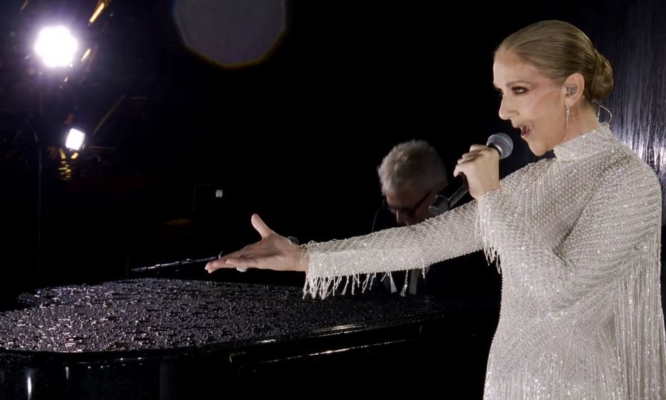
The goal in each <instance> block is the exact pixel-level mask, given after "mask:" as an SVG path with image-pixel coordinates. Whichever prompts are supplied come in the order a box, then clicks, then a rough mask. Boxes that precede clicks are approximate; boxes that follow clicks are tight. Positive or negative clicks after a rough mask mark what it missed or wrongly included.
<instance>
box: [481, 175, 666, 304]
mask: <svg viewBox="0 0 666 400" xmlns="http://www.w3.org/2000/svg"><path fill="white" fill-rule="evenodd" d="M517 199H520V197H516V196H511V195H509V194H507V193H506V192H504V191H502V190H497V191H492V192H488V193H486V195H484V196H483V197H482V198H481V199H480V201H479V214H480V224H481V232H482V236H483V237H484V242H485V248H486V249H487V251H488V252H489V253H490V255H491V257H490V258H491V259H492V258H493V257H492V255H493V254H496V255H498V256H499V259H500V267H501V266H502V265H504V262H503V261H504V260H503V257H504V256H505V254H506V256H507V257H511V255H512V253H513V254H515V252H516V249H520V260H521V262H520V264H522V265H523V266H525V265H524V264H525V263H528V264H529V265H526V266H525V268H522V269H521V274H525V275H523V276H524V279H526V280H530V281H531V282H530V285H532V286H533V287H534V288H535V290H537V291H538V292H539V293H541V295H540V297H542V298H543V299H544V301H545V302H546V303H547V304H550V305H551V306H553V307H554V310H553V311H558V310H559V309H560V308H565V307H568V306H570V305H572V304H573V303H575V302H577V301H578V300H580V299H581V298H583V297H584V296H586V295H587V294H588V293H590V292H591V291H595V289H598V287H599V286H603V285H610V284H612V282H614V281H616V280H617V279H618V278H619V277H620V276H621V275H622V274H626V273H628V272H629V271H628V269H629V268H631V267H633V266H634V265H635V264H636V262H637V261H639V260H640V258H641V257H642V255H643V254H644V252H645V251H646V249H647V246H648V245H649V243H650V242H651V241H652V240H653V238H654V237H655V235H658V234H659V232H660V221H661V190H660V187H659V183H658V181H657V180H656V177H655V176H654V174H651V173H646V172H645V170H644V169H640V168H636V167H634V168H631V169H628V168H627V166H624V168H622V167H615V168H614V169H613V170H612V171H610V172H609V173H607V174H605V176H604V177H603V178H602V179H601V180H600V181H599V187H598V189H597V190H596V192H594V193H593V194H592V197H591V198H590V200H589V202H588V204H587V205H586V207H585V208H584V209H583V210H582V213H581V214H580V217H579V218H578V221H577V223H576V224H575V226H574V227H573V229H572V230H571V231H570V233H569V235H568V236H567V237H566V238H565V239H564V241H563V242H562V245H561V246H559V248H557V249H554V250H553V249H552V248H549V247H547V246H545V245H544V244H543V243H542V241H541V240H540V239H541V237H540V236H539V235H537V234H534V232H533V231H532V228H533V226H530V224H528V223H525V222H524V221H525V220H526V218H524V213H525V212H526V211H525V210H526V207H520V206H519V205H518V204H515V203H516V202H517V201H522V199H521V200H517ZM563 201H564V200H563ZM506 261H509V260H506Z"/></svg>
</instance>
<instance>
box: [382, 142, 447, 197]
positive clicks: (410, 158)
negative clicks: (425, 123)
mask: <svg viewBox="0 0 666 400" xmlns="http://www.w3.org/2000/svg"><path fill="white" fill-rule="evenodd" d="M377 174H378V175H379V180H380V183H381V189H382V192H383V193H395V192H396V191H398V190H400V189H403V188H406V187H413V188H417V189H421V190H424V191H426V190H431V189H432V188H434V187H435V186H437V185H439V184H440V183H446V182H447V175H446V167H445V166H444V163H443V162H442V159H441V157H440V156H439V153H438V152H437V150H435V149H434V148H433V147H432V146H430V144H429V143H428V142H426V141H424V140H410V141H407V142H403V143H400V144H398V145H396V146H395V147H393V149H391V151H390V152H389V153H388V154H387V155H386V156H385V157H384V159H383V161H382V163H381V165H380V166H379V167H378V168H377Z"/></svg>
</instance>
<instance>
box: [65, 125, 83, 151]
mask: <svg viewBox="0 0 666 400" xmlns="http://www.w3.org/2000/svg"><path fill="white" fill-rule="evenodd" d="M85 138H86V134H85V133H83V132H81V131H80V130H78V129H74V128H72V129H70V130H69V134H68V135H67V141H66V142H65V147H67V148H68V149H71V150H76V151H78V150H81V147H83V141H84V140H85Z"/></svg>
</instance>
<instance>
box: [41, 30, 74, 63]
mask: <svg viewBox="0 0 666 400" xmlns="http://www.w3.org/2000/svg"><path fill="white" fill-rule="evenodd" d="M78 48H79V44H78V42H77V40H76V39H75V38H74V36H72V33H71V32H70V31H69V29H67V28H66V27H64V26H53V27H48V28H44V29H42V30H41V31H40V32H39V36H38V37H37V41H36V42H35V52H36V53H37V55H38V56H39V57H40V58H41V59H42V61H43V62H44V64H46V66H47V67H50V68H57V67H67V66H69V65H72V63H73V62H74V57H75V55H76V51H77V50H78Z"/></svg>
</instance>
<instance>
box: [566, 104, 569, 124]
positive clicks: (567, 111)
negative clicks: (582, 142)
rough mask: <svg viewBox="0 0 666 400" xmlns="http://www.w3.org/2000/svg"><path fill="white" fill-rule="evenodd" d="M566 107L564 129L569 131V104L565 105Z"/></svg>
mask: <svg viewBox="0 0 666 400" xmlns="http://www.w3.org/2000/svg"><path fill="white" fill-rule="evenodd" d="M566 107H567V110H566V113H567V119H566V128H567V129H569V113H570V107H569V103H566Z"/></svg>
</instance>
